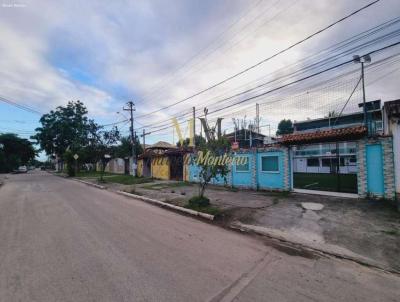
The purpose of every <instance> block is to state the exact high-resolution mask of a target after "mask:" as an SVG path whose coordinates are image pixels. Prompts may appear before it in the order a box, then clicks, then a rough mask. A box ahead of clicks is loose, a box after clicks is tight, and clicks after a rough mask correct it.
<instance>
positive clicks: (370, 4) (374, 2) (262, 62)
mask: <svg viewBox="0 0 400 302" xmlns="http://www.w3.org/2000/svg"><path fill="white" fill-rule="evenodd" d="M379 1H381V0H375V1H373V2H371V3H369V4H367V5H365V6H363V7H361V8H359V9H357V10H355V11H353V12H352V13H350V14H348V15H346V16H344V17H342V18H340V19H339V20H337V21H335V22H333V23H331V24H329V25H328V26H326V27H324V28H322V29H320V30H318V31H316V32H314V33H313V34H311V35H309V36H307V37H305V38H303V39H301V40H300V41H298V42H296V43H294V44H292V45H290V46H289V47H286V48H285V49H283V50H280V51H278V52H277V53H275V54H273V55H271V56H269V57H268V58H265V59H263V60H261V61H259V62H258V63H256V64H254V65H252V66H250V67H247V68H245V69H244V70H242V71H240V72H238V73H236V74H234V75H232V76H230V77H228V78H226V79H224V80H222V81H220V82H217V83H215V84H213V85H211V86H209V87H207V88H205V89H203V90H201V91H199V92H197V93H195V94H193V95H191V96H189V97H186V98H184V99H182V100H179V101H177V102H175V103H172V104H170V105H167V106H164V107H162V108H160V109H157V110H155V111H152V112H149V113H146V114H142V115H140V116H138V117H137V118H140V117H144V116H149V115H151V114H154V113H156V112H160V111H162V110H165V109H168V108H170V107H172V106H176V105H178V104H180V103H183V102H185V101H187V100H190V99H192V98H194V97H196V96H199V95H201V94H203V93H204V92H207V91H209V90H211V89H213V88H215V87H218V86H220V85H222V84H224V83H226V82H228V81H230V80H232V79H234V78H236V77H238V76H240V75H242V74H244V73H246V72H248V71H250V70H252V69H254V68H256V67H258V66H260V65H262V64H264V63H265V62H267V61H269V60H271V59H273V58H275V57H277V56H279V55H280V54H282V53H284V52H286V51H288V50H290V49H292V48H294V47H296V46H297V45H299V44H302V43H304V42H306V41H307V40H309V39H311V38H313V37H315V36H316V35H318V34H320V33H322V32H324V31H326V30H328V29H329V28H331V27H333V26H335V25H337V24H338V23H340V22H343V21H345V20H346V19H348V18H351V17H352V16H354V15H356V14H358V13H359V12H361V11H363V10H365V9H367V8H369V7H370V6H372V5H374V4H376V3H378V2H379Z"/></svg>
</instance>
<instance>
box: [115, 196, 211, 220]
mask: <svg viewBox="0 0 400 302" xmlns="http://www.w3.org/2000/svg"><path fill="white" fill-rule="evenodd" d="M116 193H117V194H120V195H124V196H127V197H131V198H135V199H140V200H142V201H145V202H148V203H151V204H154V205H157V206H160V207H163V208H169V209H172V210H175V211H178V212H183V213H185V214H189V215H192V216H198V217H201V218H205V219H208V220H211V221H212V220H214V215H211V214H206V213H202V212H198V211H194V210H191V209H186V208H182V207H178V206H175V205H173V204H169V203H166V202H162V201H159V200H156V199H152V198H148V197H144V196H140V195H136V194H131V193H127V192H123V191H116Z"/></svg>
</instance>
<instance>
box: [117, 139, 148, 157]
mask: <svg viewBox="0 0 400 302" xmlns="http://www.w3.org/2000/svg"><path fill="white" fill-rule="evenodd" d="M143 151H144V150H143V147H142V145H141V144H140V141H139V138H138V137H135V154H136V156H138V155H140V154H142V153H143ZM116 156H117V157H120V158H125V157H130V156H132V143H131V139H130V137H129V136H126V137H122V138H121V142H120V144H119V145H118V146H117V147H116Z"/></svg>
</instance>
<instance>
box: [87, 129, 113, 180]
mask: <svg viewBox="0 0 400 302" xmlns="http://www.w3.org/2000/svg"><path fill="white" fill-rule="evenodd" d="M119 140H120V133H119V130H118V128H117V127H113V128H112V129H111V130H108V131H106V130H102V129H101V128H99V129H98V130H97V131H96V132H95V133H92V134H91V139H90V148H92V150H93V151H92V152H93V153H92V157H93V158H95V160H96V162H99V161H100V162H101V175H100V180H101V181H103V175H104V170H105V168H106V166H107V163H108V162H109V160H110V159H111V158H112V157H113V156H114V155H115V150H116V144H117V142H118V141H119Z"/></svg>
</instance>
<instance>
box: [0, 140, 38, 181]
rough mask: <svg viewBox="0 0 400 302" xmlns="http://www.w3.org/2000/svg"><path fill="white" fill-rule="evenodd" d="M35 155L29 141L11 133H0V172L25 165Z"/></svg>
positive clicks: (6, 171)
mask: <svg viewBox="0 0 400 302" xmlns="http://www.w3.org/2000/svg"><path fill="white" fill-rule="evenodd" d="M35 156H36V152H35V149H34V148H33V145H32V143H31V142H30V141H28V140H27V139H24V138H20V137H18V136H17V135H16V134H13V133H6V134H0V172H1V173H8V172H11V171H13V170H15V169H17V168H18V166H21V165H26V164H28V163H29V162H30V161H32V160H33V159H34V158H35Z"/></svg>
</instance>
